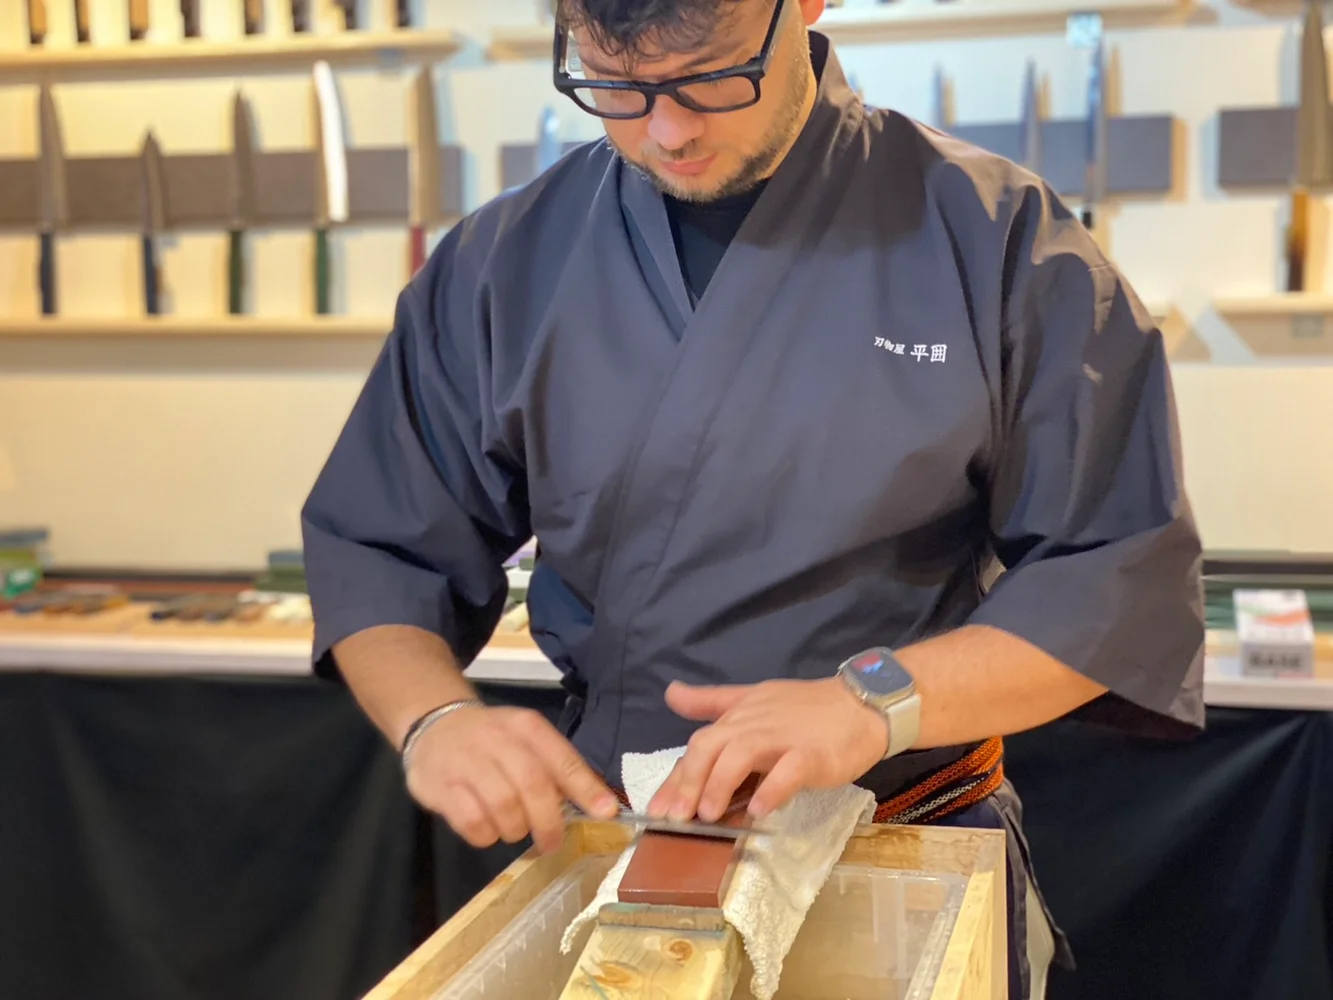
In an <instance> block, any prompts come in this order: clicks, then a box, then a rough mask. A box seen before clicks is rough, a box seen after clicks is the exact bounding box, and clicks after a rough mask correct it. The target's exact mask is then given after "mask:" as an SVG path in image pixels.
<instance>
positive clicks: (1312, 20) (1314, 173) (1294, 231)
mask: <svg viewBox="0 0 1333 1000" xmlns="http://www.w3.org/2000/svg"><path fill="white" fill-rule="evenodd" d="M1319 8H1320V4H1319V3H1317V2H1310V0H1307V2H1306V5H1305V20H1304V23H1303V25H1302V27H1301V49H1300V52H1301V55H1300V98H1299V100H1300V103H1299V106H1298V107H1297V109H1296V172H1295V176H1294V177H1293V178H1292V188H1291V219H1290V221H1289V222H1288V224H1287V233H1286V236H1287V239H1286V243H1287V246H1286V258H1287V261H1286V263H1287V282H1286V287H1287V291H1289V292H1301V291H1304V290H1305V285H1306V275H1305V271H1306V258H1307V250H1308V248H1307V245H1306V244H1307V241H1308V239H1309V214H1310V189H1311V188H1319V187H1326V186H1327V185H1328V184H1329V183H1330V181H1333V128H1330V122H1329V101H1328V57H1327V55H1326V53H1325V50H1324V24H1323V18H1322V17H1321V16H1320V13H1319Z"/></svg>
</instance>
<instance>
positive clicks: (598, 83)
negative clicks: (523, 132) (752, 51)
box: [553, 0, 787, 119]
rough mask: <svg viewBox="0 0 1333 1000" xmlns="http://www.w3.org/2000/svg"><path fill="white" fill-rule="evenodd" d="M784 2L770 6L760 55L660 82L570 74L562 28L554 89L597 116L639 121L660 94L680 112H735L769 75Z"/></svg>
mask: <svg viewBox="0 0 1333 1000" xmlns="http://www.w3.org/2000/svg"><path fill="white" fill-rule="evenodd" d="M786 5H787V3H786V0H777V2H776V3H774V4H773V17H772V19H771V20H770V21H769V23H768V32H767V34H765V35H764V44H763V45H762V46H761V47H760V49H759V54H758V55H756V56H755V57H754V58H753V59H750V60H749V61H748V62H743V63H741V64H740V65H739V66H731V67H728V68H727V69H718V70H712V71H711V72H708V73H694V74H691V75H690V76H678V77H675V78H674V79H671V80H663V81H662V82H661V83H648V82H642V81H638V80H590V79H587V78H585V77H581V76H573V75H571V74H570V73H569V72H567V71H566V69H565V57H566V55H567V54H568V52H569V34H568V32H567V31H566V30H565V29H564V28H563V27H557V28H556V30H555V51H554V54H553V58H554V65H553V72H554V78H555V89H556V90H558V91H560V93H562V94H564V95H565V96H566V97H568V98H569V99H570V100H571V101H573V102H574V103H575V104H577V105H578V106H579V107H580V108H582V109H583V110H584V111H586V112H588V113H589V114H591V115H596V116H597V117H599V118H615V119H625V118H642V117H644V116H645V115H647V114H648V113H649V112H650V111H652V110H653V104H654V103H655V102H656V101H657V98H658V97H660V96H663V95H665V96H667V97H670V98H671V99H672V100H673V101H675V102H676V103H677V104H679V105H680V106H681V107H683V108H689V109H690V110H691V111H698V112H701V113H703V114H718V113H720V112H724V111H739V110H740V109H741V108H748V107H750V106H751V105H754V104H758V103H759V93H760V90H759V85H760V81H761V80H763V78H764V74H766V73H767V72H768V63H769V60H770V59H771V58H772V56H773V40H774V38H776V37H777V31H778V21H779V20H781V17H782V11H783V8H784V7H786Z"/></svg>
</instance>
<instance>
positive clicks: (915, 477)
mask: <svg viewBox="0 0 1333 1000" xmlns="http://www.w3.org/2000/svg"><path fill="white" fill-rule="evenodd" d="M811 38H812V50H813V52H814V53H815V55H816V65H817V67H818V69H819V87H818V95H817V100H816V103H815V107H814V110H813V112H812V113H811V116H810V118H809V120H808V122H807V124H806V125H805V127H804V129H803V131H802V132H801V134H800V136H799V138H798V139H797V141H796V143H795V145H794V147H793V148H792V150H791V152H790V154H789V155H788V156H787V157H786V159H785V160H784V161H783V162H782V163H781V165H780V166H779V167H778V169H777V171H776V173H775V174H774V175H773V176H772V178H771V179H770V180H769V182H768V184H767V186H766V187H765V189H764V191H763V192H762V194H761V195H760V197H759V199H758V201H757V203H756V204H755V206H754V208H753V209H752V210H751V211H750V213H749V215H748V216H747V218H746V220H745V222H744V224H743V225H742V226H741V228H740V230H739V232H738V233H737V234H736V237H735V239H734V240H733V241H732V243H731V245H730V246H729V248H728V249H727V251H726V254H725V256H724V257H723V258H722V261H721V263H720V264H719V265H718V268H717V270H716V272H715V274H714V276H713V278H712V280H711V282H710V283H709V285H708V287H707V290H706V292H705V293H704V295H703V296H702V298H700V300H699V301H698V303H697V305H694V304H692V303H691V299H690V296H689V294H688V293H687V291H686V286H685V282H684V279H683V278H682V274H681V268H680V264H679V262H678V260H677V256H676V251H675V247H674V245H673V241H672V236H671V232H670V228H669V225H668V220H667V215H666V211H665V208H664V205H663V201H662V198H661V196H660V195H659V194H658V193H657V191H656V190H655V189H654V188H653V186H652V185H651V184H650V182H649V181H648V180H647V179H646V178H644V177H643V176H642V175H641V174H640V173H638V172H637V171H636V170H634V169H633V168H630V167H629V166H627V165H626V164H625V163H624V162H623V161H622V160H621V159H620V158H619V157H618V156H617V155H616V153H615V152H614V150H613V149H612V148H611V147H610V146H609V145H608V144H607V143H606V142H605V141H599V142H594V143H590V144H587V145H584V146H582V147H580V148H579V149H577V150H576V151H574V152H572V153H570V154H568V155H566V156H565V157H564V158H563V159H562V160H561V161H560V162H559V163H558V164H556V166H555V167H553V168H552V169H550V170H548V171H547V172H545V173H544V174H543V175H541V176H540V177H538V178H537V179H536V180H534V181H533V182H531V183H530V184H527V185H526V186H524V187H521V188H519V189H516V190H512V191H510V192H507V193H505V194H504V195H502V196H500V197H498V198H496V199H494V200H493V201H491V202H489V203H488V204H486V205H484V206H483V207H481V208H480V209H479V210H477V211H476V212H474V213H473V214H471V215H470V216H469V217H468V218H466V219H464V220H463V221H462V222H460V223H459V224H458V225H456V226H455V227H454V228H453V229H451V230H450V231H449V232H448V234H447V235H446V236H444V237H443V239H442V241H441V243H440V245H439V246H438V247H437V248H436V250H435V251H434V253H433V254H432V255H431V258H430V260H429V262H428V264H427V265H426V267H425V268H423V270H422V271H421V272H420V273H419V274H418V275H417V276H416V277H415V278H414V279H413V280H412V282H411V283H410V285H409V286H408V287H407V288H406V289H405V290H404V292H403V293H402V295H401V297H400V299H399V301H398V305H397V312H396V317H395V321H394V326H393V330H392V332H391V333H390V334H389V336H388V338H387V340H386V342H385V344H384V347H383V351H382V353H381V354H380V356H379V358H378V360H377V362H376V363H375V365H374V368H373V370H372V371H371V373H370V375H369V378H368V380H367V382H366V384H365V387H364V390H363V392H362V393H361V395H360V398H359V399H358V401H357V402H356V404H355V406H354V408H353V410H352V412H351V414H350V417H349V418H348V420H347V423H346V427H345V428H344V430H343V431H342V434H341V436H340V438H339V439H338V441H337V443H336V445H335V446H334V448H333V450H332V453H331V454H330V456H329V458H328V461H327V464H326V465H325V466H324V468H323V471H322V473H321V474H320V476H319V478H318V481H317V482H316V484H315V485H314V488H313V490H312V492H311V494H310V496H309V499H308V501H307V503H306V505H305V507H304V510H303V529H304V538H305V559H306V571H307V576H308V580H309V588H310V595H311V599H312V602H313V607H314V615H315V629H316V632H315V649H314V655H315V662H316V665H317V669H318V670H319V671H320V672H322V673H325V674H332V673H334V672H336V665H335V664H334V662H333V659H332V656H331V653H330V650H331V647H332V646H333V645H334V644H335V643H337V642H338V641H339V640H340V639H343V638H344V637H346V636H349V635H351V634H352V633H354V632H356V631H358V630H361V629H365V628H367V627H369V626H375V625H382V624H388V623H397V624H405V625H414V626H418V627H420V628H423V629H427V630H429V631H431V632H433V633H436V634H439V635H441V636H443V637H444V638H445V639H446V640H447V641H448V642H449V644H450V646H451V647H452V648H453V649H454V650H455V652H456V653H457V654H458V656H459V657H460V658H461V660H462V661H463V662H464V663H466V662H468V661H469V660H471V659H472V658H473V657H474V656H475V655H476V653H477V652H478V651H479V650H480V649H481V647H482V646H483V645H484V644H485V643H486V641H487V639H488V638H489V636H490V634H491V632H492V630H493V629H494V627H495V624H496V622H497V620H498V616H499V614H500V612H501V609H502V606H503V602H504V599H505V594H506V579H505V574H504V571H503V569H502V565H501V564H502V563H503V562H504V560H505V559H506V558H507V557H508V556H509V555H510V554H511V553H513V552H514V551H515V550H516V549H517V548H518V547H519V546H520V545H522V544H523V543H524V542H525V541H526V540H527V539H528V538H529V537H531V536H534V535H535V537H536V538H537V540H538V542H539V545H540V558H539V561H538V566H537V570H536V572H535V575H534V578H533V581H532V585H531V590H530V593H529V604H530V617H531V622H532V627H533V631H534V635H535V637H536V639H537V641H538V642H539V644H540V645H541V646H542V648H543V649H544V650H545V651H546V653H547V655H549V656H550V658H551V659H552V661H553V662H554V663H555V664H556V665H557V666H558V667H559V668H560V669H561V671H562V672H563V673H564V675H565V679H566V686H567V687H568V688H569V690H570V691H571V692H572V693H573V694H574V695H576V696H577V699H578V700H577V702H576V704H577V706H578V708H579V712H578V713H577V719H574V718H571V719H570V725H569V730H570V732H571V733H572V739H573V742H574V744H575V746H576V747H577V748H578V749H579V750H580V751H581V752H582V753H583V754H584V755H585V756H586V757H587V759H588V760H589V762H590V763H591V764H592V765H593V766H594V767H595V768H597V769H598V770H599V771H601V772H602V773H604V774H605V775H606V776H607V777H608V778H609V779H610V780H612V781H615V780H617V777H618V771H619V760H620V756H621V754H623V753H624V752H625V751H650V750H657V749H660V748H662V747H668V746H674V745H679V744H682V743H684V742H685V741H686V740H687V739H688V737H689V735H690V733H691V731H692V730H693V729H694V727H695V726H696V725H697V723H691V722H688V721H686V720H684V719H680V718H678V717H676V716H675V715H674V714H673V713H672V712H671V711H670V710H669V709H667V707H666V706H665V704H664V701H663V692H664V689H665V688H666V686H667V684H668V682H670V681H671V680H672V679H673V678H680V679H683V680H686V681H690V682H694V683H703V684H708V683H723V682H725V683H747V682H757V681H762V680H765V679H768V678H775V677H805V678H815V677H825V676H828V675H829V674H831V673H832V672H833V671H834V670H835V668H836V667H837V665H838V664H839V662H841V661H842V660H843V659H844V658H846V657H847V656H848V655H850V654H852V653H855V652H857V651H859V650H862V649H864V648H865V647H868V646H871V645H888V646H901V645H903V644H906V643H911V642H913V641H915V640H918V639H921V638H923V637H926V636H929V635H931V634H934V633H938V632H941V631H943V630H947V629H953V628H957V627H959V626H962V625H967V624H985V625H990V626H994V627H996V628H1000V629H1003V630H1005V631H1007V632H1010V633H1012V634H1014V635H1017V636H1020V637H1022V638H1023V639H1026V640H1027V641H1029V642H1031V643H1034V644H1035V645H1037V646H1038V647H1040V648H1042V649H1043V650H1045V651H1047V652H1048V653H1050V654H1051V655H1053V656H1055V657H1056V658H1058V659H1059V660H1061V661H1062V662H1064V663H1065V664H1067V665H1068V666H1070V667H1071V668H1073V669H1074V670H1077V671H1079V672H1081V673H1083V674H1086V675H1087V676H1088V677H1090V678H1092V679H1094V680H1096V681H1098V682H1099V683H1101V684H1103V685H1105V686H1106V687H1107V688H1109V689H1110V692H1111V693H1110V694H1109V695H1107V696H1106V697H1104V698H1102V699H1099V700H1098V702H1096V703H1094V705H1092V706H1089V708H1088V709H1087V714H1096V715H1100V716H1102V717H1103V718H1106V719H1111V720H1113V721H1117V722H1119V723H1122V724H1124V725H1128V726H1132V727H1134V728H1136V729H1139V730H1154V731H1181V732H1190V731H1193V730H1196V729H1197V728H1198V727H1199V726H1200V725H1201V724H1202V719H1203V708H1202V699H1201V672H1202V665H1203V643H1204V626H1203V610H1202V595H1201V590H1200V582H1199V575H1200V566H1201V547H1200V541H1199V536H1198V533H1197V531H1196V528H1195V524H1194V521H1193V518H1192V515H1191V511H1190V506H1189V503H1188V501H1187V498H1186V496H1185V492H1184V488H1183V483H1182V471H1181V455H1180V444H1179V440H1178V431H1177V422H1176V414H1175V410H1174V403H1173V398H1172V389H1171V381H1170V373H1169V369H1168V363H1167V359H1166V355H1165V352H1164V346H1163V340H1162V337H1161V335H1160V333H1159V331H1158V330H1157V329H1156V328H1155V325H1154V322H1153V320H1152V318H1151V316H1150V315H1149V313H1148V312H1147V310H1145V308H1144V306H1143V304H1142V303H1141V302H1140V301H1139V299H1138V298H1137V297H1136V295H1135V294H1134V292H1133V290H1132V289H1131V288H1130V287H1129V286H1128V285H1127V284H1126V282H1125V280H1124V279H1123V277H1122V276H1121V275H1120V273H1119V272H1118V271H1117V270H1116V268H1115V267H1114V266H1113V265H1112V264H1111V263H1109V262H1108V261H1107V259H1106V258H1105V257H1104V256H1103V254H1102V252H1101V251H1100V250H1099V249H1098V247H1097V245H1096V244H1095V243H1094V242H1093V240H1092V239H1091V237H1090V236H1089V234H1088V233H1087V232H1086V231H1085V230H1084V228H1083V227H1082V226H1081V225H1080V223H1079V222H1078V220H1077V219H1075V218H1074V217H1073V216H1071V214H1070V212H1069V211H1068V210H1067V208H1066V207H1065V205H1063V204H1062V203H1061V201H1060V200H1059V199H1058V198H1057V197H1056V196H1055V195H1054V194H1053V193H1052V191H1051V190H1050V189H1049V187H1048V186H1047V185H1046V184H1044V183H1043V182H1042V181H1041V180H1040V179H1039V178H1038V177H1036V176H1034V175H1033V174H1031V173H1029V172H1027V171H1025V170H1024V169H1022V168H1020V167H1018V166H1017V165H1015V164H1013V163H1011V162H1009V161H1007V160H1004V159H1002V158H1000V157H997V156H994V155H991V154H989V153H987V152H984V151H982V150H979V149H977V148H975V147H973V146H970V145H967V144H965V143H963V142H961V141H957V140H955V139H952V138H950V137H947V136H945V135H943V134H940V133H939V132H937V131H934V130H932V129H930V128H928V127H926V126H924V125H922V124H919V123H917V122H915V121H912V120H910V119H908V118H906V117H904V116H902V115H900V114H897V113H895V112H892V111H885V110H876V109H870V108H867V107H866V106H865V105H863V104H862V103H861V102H860V101H859V100H858V99H857V98H856V96H855V95H854V93H853V92H852V91H851V89H850V88H849V87H848V85H847V82H846V80H845V78H844V77H843V74H842V72H841V70H840V68H839V66H838V63H837V59H836V57H835V56H834V55H833V54H832V52H831V51H830V50H829V47H828V44H827V41H826V40H825V39H823V37H822V36H820V35H818V34H817V33H812V34H811ZM997 570H999V571H1002V572H999V573H998V576H997ZM384 669H385V670H392V669H393V666H392V664H385V666H384ZM968 749H970V748H967V747H963V748H947V749H944V750H939V751H931V752H928V753H925V754H908V755H905V756H904V757H902V758H896V759H894V760H892V761H889V762H886V763H885V764H884V765H881V766H880V767H879V768H877V769H876V772H877V773H876V775H875V777H874V781H873V783H872V787H877V789H878V790H880V791H883V792H884V793H885V794H889V793H891V792H892V791H894V790H895V789H896V788H899V787H901V786H902V785H903V784H904V783H905V782H907V781H909V780H911V778H912V777H913V775H914V774H917V773H920V771H922V770H924V769H927V768H930V767H934V766H938V764H940V763H941V762H944V761H947V760H949V759H952V758H956V757H958V756H961V754H962V753H964V752H966V751H967V750H968Z"/></svg>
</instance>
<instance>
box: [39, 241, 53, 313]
mask: <svg viewBox="0 0 1333 1000" xmlns="http://www.w3.org/2000/svg"><path fill="white" fill-rule="evenodd" d="M41 235H42V250H41V258H40V259H39V260H38V262H37V284H38V286H39V287H40V288H41V292H42V315H43V316H54V315H55V314H56V236H55V233H42V234H41Z"/></svg>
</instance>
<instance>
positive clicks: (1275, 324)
mask: <svg viewBox="0 0 1333 1000" xmlns="http://www.w3.org/2000/svg"><path fill="white" fill-rule="evenodd" d="M1213 308H1214V309H1215V310H1216V311H1217V313H1218V315H1219V316H1221V317H1222V318H1224V319H1226V320H1227V321H1228V322H1229V323H1230V324H1231V326H1232V329H1234V330H1235V332H1236V335H1237V336H1239V337H1240V338H1241V340H1243V341H1245V343H1246V345H1248V346H1249V348H1250V350H1252V351H1253V352H1254V353H1255V356H1256V357H1261V358H1307V359H1314V358H1333V295H1323V294H1315V293H1288V294H1284V295H1266V296H1261V297H1257V298H1243V299H1241V298H1237V299H1219V300H1218V301H1216V302H1215V303H1214V304H1213Z"/></svg>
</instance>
